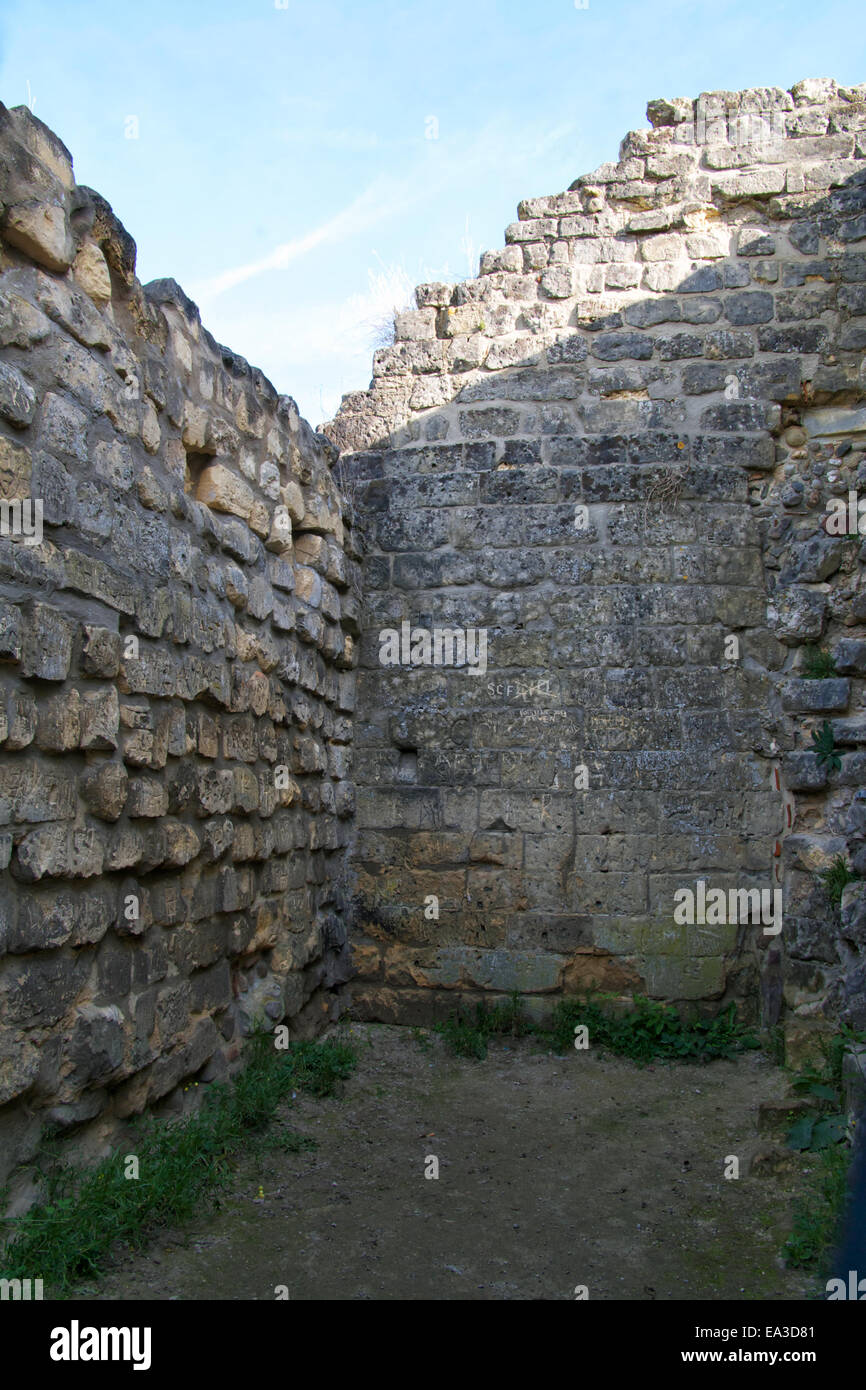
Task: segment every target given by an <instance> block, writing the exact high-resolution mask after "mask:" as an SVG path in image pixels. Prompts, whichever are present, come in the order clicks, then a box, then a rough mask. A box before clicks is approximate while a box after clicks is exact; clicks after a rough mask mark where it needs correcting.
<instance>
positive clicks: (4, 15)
mask: <svg viewBox="0 0 866 1390" xmlns="http://www.w3.org/2000/svg"><path fill="white" fill-rule="evenodd" d="M862 15H863V7H862V0H822V3H821V4H818V5H816V4H813V3H807V0H787V2H786V0H765V3H763V4H760V5H758V4H756V3H755V2H754V0H717V2H714V0H653V2H652V3H649V2H648V0H645V3H638V0H589V4H588V7H587V8H584V9H578V8H577V7H576V6H575V3H574V0H524V3H517V0H412V2H411V3H402V4H400V3H392V0H355V3H348V0H313V3H302V0H235V3H230V2H229V0H172V2H171V3H169V2H168V0H148V3H147V4H146V5H137V4H122V3H119V0H67V3H63V4H61V3H58V0H50V3H47V2H46V0H2V4H0V100H2V101H3V102H4V103H5V104H6V105H7V106H17V105H21V104H24V103H26V102H28V101H29V102H30V103H31V104H32V107H33V110H34V112H35V114H36V115H37V116H39V117H41V119H42V120H44V121H45V122H46V123H47V124H48V125H49V126H51V127H52V129H54V130H55V131H56V132H57V134H58V135H59V136H60V137H61V138H62V139H63V140H64V141H65V142H66V144H67V145H68V146H69V148H70V150H71V151H72V154H73V156H74V158H75V169H76V177H77V179H78V181H79V183H85V184H89V185H90V186H91V187H93V188H96V189H97V190H98V191H99V192H100V193H101V194H102V195H103V196H104V197H106V198H107V199H108V201H109V202H110V203H111V204H112V206H113V207H114V209H115V211H116V212H117V214H118V216H119V217H120V218H121V220H122V221H123V223H124V224H125V226H126V227H127V229H128V230H129V231H130V232H131V234H132V235H133V236H134V237H135V240H136V242H137V244H138V274H139V277H140V278H141V280H142V281H145V282H146V281H147V280H150V279H155V278H157V277H160V276H173V277H174V279H176V280H177V281H178V282H179V283H180V284H181V285H182V286H183V288H184V289H185V290H186V292H187V293H188V294H189V295H190V296H191V297H192V298H193V299H195V300H196V302H197V303H198V304H199V306H200V308H201V311H202V317H203V320H204V322H205V324H206V326H207V327H208V328H209V329H210V330H211V332H212V333H213V334H214V335H215V336H216V337H217V339H219V341H221V342H224V343H227V344H228V345H229V346H230V347H232V348H233V349H234V350H235V351H237V352H240V353H242V354H243V355H244V356H245V357H247V358H249V360H250V361H251V362H252V363H253V364H254V365H256V366H258V367H261V368H262V369H263V370H264V371H265V373H266V374H267V375H268V376H269V377H270V378H271V380H272V381H273V382H274V385H275V386H276V387H277V388H278V389H279V390H280V391H284V392H286V393H288V394H289V395H293V396H294V397H295V399H296V400H297V401H298V403H299V405H300V407H301V410H302V412H303V414H305V415H306V416H307V418H308V419H310V421H311V422H312V423H313V424H318V423H320V422H321V421H323V420H325V419H327V418H329V417H330V416H331V415H332V413H333V411H334V410H335V408H336V406H337V404H338V403H339V399H340V396H341V394H342V393H343V392H344V391H349V390H358V389H363V388H364V387H366V386H367V385H368V384H369V379H370V359H371V354H372V348H373V340H374V337H375V333H376V325H377V323H381V321H382V320H383V318H385V317H386V315H387V313H388V311H389V310H390V309H391V308H392V307H393V306H394V305H396V306H397V307H402V306H403V305H404V304H405V303H408V301H409V299H410V297H411V291H412V287H413V286H414V285H415V284H416V283H418V282H419V281H422V280H426V279H440V278H441V279H462V278H464V277H466V276H467V275H470V274H474V273H475V272H476V270H477V263H478V255H479V253H480V252H481V251H484V250H487V249H488V248H490V247H496V246H501V245H503V231H504V228H505V226H506V225H507V223H508V222H510V221H513V220H514V218H515V216H516V206H517V203H518V201H519V200H520V199H521V198H525V197H535V196H538V195H541V194H546V193H555V192H559V191H561V190H562V189H564V188H566V187H567V186H568V184H569V183H571V182H572V180H573V179H575V178H576V177H577V176H578V175H579V174H581V173H586V172H588V171H589V170H591V169H593V168H594V167H595V166H596V165H597V164H599V163H601V161H602V160H605V159H611V158H615V157H616V153H617V148H618V144H619V141H620V139H621V137H622V136H623V135H624V134H625V132H626V131H627V130H630V129H635V128H641V127H644V126H645V125H646V115H645V111H646V103H647V101H648V100H649V99H650V98H652V97H658V96H697V95H698V93H699V92H701V91H707V90H713V89H716V88H731V89H735V88H740V87H749V86H783V87H790V86H791V85H792V84H793V83H794V82H796V81H797V80H798V79H799V78H801V77H835V78H836V79H837V80H838V81H839V82H842V83H852V84H853V83H856V82H863V81H866V26H864V24H863V19H862ZM130 118H135V120H134V121H132V120H131V119H130ZM131 136H135V137H136V138H130V137H131Z"/></svg>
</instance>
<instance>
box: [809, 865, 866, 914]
mask: <svg viewBox="0 0 866 1390" xmlns="http://www.w3.org/2000/svg"><path fill="white" fill-rule="evenodd" d="M818 877H819V878H820V880H821V882H822V883H823V885H824V887H825V889H826V891H827V897H828V898H829V899H830V901H831V903H835V905H836V906H837V907H839V905H840V904H841V902H842V893H843V892H844V890H845V888H846V887H847V885H848V884H849V883H854V882H855V880H856V879H858V878H859V877H860V875H859V874H855V873H854V871H853V869H851V868H849V866H848V864H847V863H846V861H845V857H844V855H842V854H837V855H836V857H835V859H834V860H833V862H832V864H831V865H830V868H829V869H825V870H824V872H823V873H821V874H819V875H818Z"/></svg>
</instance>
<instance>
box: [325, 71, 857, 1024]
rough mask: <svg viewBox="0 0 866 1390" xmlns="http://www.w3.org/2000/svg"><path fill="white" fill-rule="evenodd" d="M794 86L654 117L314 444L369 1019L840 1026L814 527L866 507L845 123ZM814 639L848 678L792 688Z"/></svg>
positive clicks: (400, 341) (838, 800)
mask: <svg viewBox="0 0 866 1390" xmlns="http://www.w3.org/2000/svg"><path fill="white" fill-rule="evenodd" d="M801 87H802V90H798V89H794V91H793V92H792V93H782V92H762V93H739V94H730V93H718V94H711V95H710V97H708V98H702V99H701V100H700V101H699V102H698V103H697V104H696V109H697V114H698V115H699V116H701V117H702V120H700V121H693V122H689V121H688V120H687V119H686V115H685V113H684V111H683V110H680V109H679V108H680V107H684V106H686V105H688V106H689V107H690V109H692V108H691V104H690V103H688V104H687V103H680V104H679V105H677V104H676V103H674V104H668V105H666V104H664V103H662V104H660V105H661V108H663V109H660V110H658V111H656V112H655V113H653V111H652V108H651V115H653V114H654V115H655V118H656V120H657V128H656V129H654V130H652V131H649V132H638V133H632V134H631V135H629V136H628V137H627V138H626V140H625V141H624V143H623V150H622V158H621V160H620V162H619V163H618V164H611V165H605V166H602V169H601V170H598V171H596V173H595V174H594V175H588V176H586V178H585V179H581V180H578V183H577V184H576V185H575V186H574V187H573V188H572V190H570V191H569V192H568V193H565V194H559V195H556V196H555V197H552V198H549V199H533V200H529V201H528V202H526V203H523V204H521V206H520V210H519V212H520V220H519V221H518V222H517V223H515V224H513V226H512V227H510V228H509V229H508V232H507V234H506V237H507V241H508V243H509V244H508V245H507V246H506V248H505V249H504V250H502V251H494V252H490V253H488V254H487V255H486V256H484V257H483V258H482V263H481V274H480V275H479V277H478V278H477V279H476V280H474V281H468V282H466V283H465V284H461V285H457V286H447V285H427V286H421V287H420V288H419V290H418V291H417V302H418V309H417V310H416V311H414V312H412V313H406V314H403V315H400V316H398V318H397V321H396V332H397V341H396V343H395V345H394V346H393V347H392V348H390V349H387V350H384V351H382V352H380V353H378V354H377V355H376V359H375V364H374V380H373V383H372V386H371V389H370V391H369V392H367V393H359V394H357V395H355V396H352V397H348V398H347V399H346V401H345V402H344V406H343V408H342V410H341V412H340V414H339V415H338V417H337V419H336V421H335V422H334V423H333V425H332V426H331V427H330V430H331V433H332V436H333V437H334V438H335V439H337V440H338V441H339V442H340V443H341V444H342V445H343V447H344V449H345V450H346V453H345V455H344V458H343V460H342V469H343V477H344V479H345V486H346V487H347V488H349V489H351V490H353V491H354V492H355V494H356V501H357V503H358V508H359V512H360V513H361V514H363V515H365V517H366V526H367V532H368V554H367V558H366V561H365V585H366V592H367V601H366V616H365V631H364V639H363V644H362V663H361V665H362V671H361V676H360V686H359V709H358V728H357V782H358V786H359V814H358V831H357V838H356V847H355V865H356V869H357V875H358V903H357V913H356V926H355V958H356V961H357V963H358V965H359V968H360V971H361V980H360V982H359V984H358V985H357V986H356V989H355V997H356V1000H358V1001H359V1002H360V1004H361V1006H362V1007H365V1008H367V1009H368V1010H369V1012H370V1013H371V1014H372V1015H373V1016H376V1017H385V1018H387V1017H397V1018H414V1017H423V1016H425V1015H426V1014H429V1013H430V1012H431V1011H433V1010H444V1009H447V1008H450V1007H453V1004H454V1002H455V991H460V992H462V993H468V994H470V995H472V994H473V993H476V994H479V995H480V994H481V993H482V992H485V991H494V992H496V991H499V992H501V991H510V990H511V989H514V988H516V989H518V990H520V991H522V992H524V993H525V994H527V995H530V996H534V997H535V998H536V1000H537V1001H538V1004H539V1006H541V1005H543V1004H544V1002H545V1001H547V1002H548V1003H549V1002H550V999H551V997H553V996H555V994H556V993H557V992H560V991H566V992H569V991H573V990H578V989H583V988H586V987H589V986H600V987H601V988H604V989H611V990H613V991H615V992H623V991H630V990H640V991H646V992H647V993H649V994H651V995H653V996H656V997H660V998H665V999H671V1000H677V1001H689V1002H690V1003H691V1004H693V1005H694V1006H696V1007H699V1008H705V1007H706V1008H711V1009H712V1008H715V1007H718V1003H719V1002H720V1001H723V1000H724V999H726V998H727V997H729V996H739V997H742V998H744V1000H745V1001H746V1007H747V1009H748V1010H749V1011H750V1012H751V1013H752V1015H753V1016H754V1015H756V1014H758V1013H760V1014H761V1016H762V1017H763V1018H764V1021H766V1022H770V1023H774V1022H776V1021H777V1020H778V1019H779V1017H780V1014H781V1011H782V1008H783V1005H786V1006H787V1010H788V1015H789V1022H790V1019H793V1020H794V1021H793V1023H791V1024H790V1031H791V1033H792V1038H793V1036H794V1034H795V1033H796V1031H797V1028H801V1030H805V1031H808V1029H809V1028H811V1027H812V1026H813V1025H814V1026H815V1027H820V1026H821V1024H822V1021H823V1020H824V1019H825V1018H826V1017H830V1016H835V1015H837V1014H838V1013H839V1011H840V1010H841V1011H842V1012H843V1013H844V1012H845V1011H846V1010H847V1011H848V1013H847V1016H849V1017H853V1014H852V1010H853V1011H854V1013H856V1009H857V1007H858V1005H857V1003H856V1000H857V998H858V997H859V996H860V995H862V988H861V986H860V985H859V984H858V980H859V979H860V977H861V975H862V956H861V954H860V952H861V949H862V944H863V943H861V942H860V941H859V937H858V933H860V934H862V928H861V926H860V925H858V923H859V920H860V919H859V917H857V916H856V911H857V910H859V909H857V910H855V907H854V904H853V902H852V901H848V900H846V903H844V904H843V912H842V914H841V916H840V911H839V906H838V905H835V906H834V905H833V904H832V903H830V902H829V901H828V899H827V898H826V895H825V893H824V888H823V885H822V884H821V883H820V880H819V878H818V875H819V874H820V872H821V871H822V870H823V869H825V868H826V867H827V866H828V865H829V864H830V863H831V862H832V859H833V856H834V854H835V853H837V852H839V851H840V850H841V851H842V852H847V853H849V855H856V854H858V853H859V852H860V850H861V847H862V842H861V838H858V837H861V836H862V833H863V832H862V828H861V829H860V830H857V829H856V825H855V822H856V811H852V810H851V807H852V805H853V804H854V792H855V788H856V785H857V783H858V781H860V780H862V777H861V776H860V774H859V772H858V767H859V764H858V762H857V760H858V759H859V757H860V754H858V753H857V752H856V751H855V750H856V746H857V743H858V742H859V739H860V737H861V732H862V731H860V726H859V724H858V723H857V721H856V720H854V721H853V722H852V721H851V720H849V721H847V727H845V721H840V722H839V726H838V727H836V726H834V728H835V735H836V741H837V743H838V744H839V745H840V748H841V768H840V769H839V770H833V771H831V772H829V773H828V764H827V763H826V762H822V761H820V760H818V759H817V758H816V755H815V752H814V744H813V738H812V735H813V733H814V732H816V731H817V730H818V729H819V728H820V726H821V725H822V723H823V721H824V720H825V719H826V718H828V717H830V718H832V717H833V716H834V715H837V716H839V715H842V714H844V713H845V711H846V710H848V711H849V713H850V712H852V711H855V710H856V709H857V708H858V707H860V706H861V705H862V680H861V678H862V675H863V672H864V670H866V666H864V664H863V663H862V662H861V657H862V656H863V655H866V648H864V647H863V646H862V643H861V644H859V645H858V644H857V643H856V642H855V648H856V650H855V649H848V648H845V647H844V642H845V641H847V640H848V639H849V638H851V639H853V638H857V637H859V636H860V635H861V634H862V622H863V617H864V614H866V609H862V598H860V597H859V595H860V593H861V578H860V576H861V570H860V567H859V566H860V553H859V544H860V543H859V540H858V539H857V538H856V537H834V536H832V535H830V534H828V531H827V520H828V507H829V506H830V503H831V500H832V498H833V497H834V496H836V495H839V494H841V493H845V494H846V495H847V491H848V489H849V488H855V487H857V486H858V485H861V486H862V485H863V484H864V481H866V479H864V477H863V476H861V475H862V474H863V471H864V470H863V469H862V468H861V460H862V459H863V457H864V454H863V448H862V446H863V444H864V442H866V428H864V427H866V421H864V419H863V418H862V415H863V412H862V409H860V407H859V401H860V400H861V399H862V396H863V394H864V390H863V387H864V381H863V373H862V360H863V352H862V349H863V346H864V343H866V334H864V330H863V323H864V321H866V320H864V317H863V316H864V315H866V301H864V299H863V287H864V284H866V255H864V251H863V249H862V247H863V241H864V235H866V224H864V221H863V207H864V202H866V199H864V164H863V162H862V161H863V159H864V155H866V147H864V145H863V137H862V135H861V134H859V133H858V132H859V131H861V130H862V129H863V127H864V125H866V105H864V101H863V95H864V94H863V93H862V92H860V93H859V95H858V94H856V93H855V94H853V95H850V94H849V96H846V97H844V98H843V97H840V96H839V93H838V91H837V89H836V88H835V85H834V84H813V85H812V86H809V84H801ZM758 98H760V100H761V101H762V102H764V103H765V104H766V103H769V104H770V105H771V107H772V115H773V123H772V126H771V127H768V131H767V132H766V134H765V136H764V137H762V138H761V140H759V141H758V142H757V144H744V143H743V138H742V124H741V122H740V116H741V114H742V111H743V110H749V109H750V107H751V106H753V105H754V102H755V101H757V99H758ZM693 114H694V110H693ZM353 449H354V452H351V450H353ZM861 610H862V611H861ZM404 623H408V624H409V625H410V626H409V628H408V644H407V648H406V649H401V648H400V645H399V642H398V645H397V646H396V647H395V646H394V645H393V641H394V639H393V638H391V637H390V635H389V631H393V632H396V633H397V634H399V633H400V629H401V625H402V624H404ZM437 628H446V629H460V630H462V631H463V632H464V633H465V634H466V636H467V638H470V639H471V634H472V632H473V631H476V632H481V633H483V634H484V635H485V636H486V642H487V648H486V670H484V672H483V673H481V672H480V670H479V671H478V672H476V673H472V672H471V671H470V670H469V669H466V668H464V669H459V670H458V669H454V668H453V667H449V666H448V664H447V661H446V662H440V663H438V664H437V663H436V661H435V659H431V661H430V664H429V665H427V664H425V646H424V641H423V638H422V633H421V630H422V629H424V630H428V631H430V632H431V633H434V632H435V630H436V629H437ZM416 632H417V642H416V644H415V648H414V651H413V633H416ZM840 641H841V642H842V643H843V646H842V648H840V649H839V650H837V648H839V643H840ZM814 644H823V645H824V646H825V647H826V648H827V649H828V650H832V651H834V652H836V657H837V662H838V665H837V667H836V670H837V672H838V677H837V676H835V675H833V674H832V672H831V673H830V676H829V678H828V679H826V680H821V679H817V680H815V679H808V678H804V677H805V676H814V675H815V674H816V672H815V670H813V669H812V668H811V667H810V666H809V660H810V651H809V649H810V646H813V645H814ZM395 659H396V660H397V661H398V662H399V664H397V665H394V664H391V663H392V662H393V661H394V660H395ZM476 664H478V665H479V666H480V664H481V663H480V661H477V663H476ZM858 824H859V822H858ZM846 836H847V837H848V838H847V839H846ZM699 881H704V882H705V883H706V886H707V890H708V891H710V890H723V892H724V898H725V901H724V906H721V907H720V906H719V904H718V901H717V905H716V906H715V907H711V908H710V909H709V910H707V909H706V908H705V909H704V912H703V913H702V912H701V910H700V907H699V904H698V900H699V896H700V891H701V890H700V889H699V887H698V882H699ZM747 889H755V890H759V891H761V892H762V893H763V894H765V895H766V896H765V898H764V899H763V900H762V910H763V916H762V919H761V921H759V922H756V921H750V920H746V921H744V920H743V918H744V917H745V916H746V915H747V914H746V907H745V902H744V899H743V898H740V897H737V898H736V899H734V900H733V901H732V900H731V898H730V896H729V894H730V891H731V890H737V891H744V890H747ZM686 892H690V893H691V894H692V895H693V898H692V902H693V907H694V913H695V916H694V919H692V920H689V917H690V914H689V906H688V900H687V898H685V897H684V896H683V895H684V894H685V893H686ZM752 910H754V909H752ZM437 911H438V916H436V915H435V914H436V912H437ZM702 916H703V917H704V918H706V919H707V920H703V921H701V920H700V919H701V917H702ZM855 918H856V921H855V920H854V919H855ZM780 928H781V929H780ZM858 972H860V973H859V974H858ZM759 984H760V988H759Z"/></svg>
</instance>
